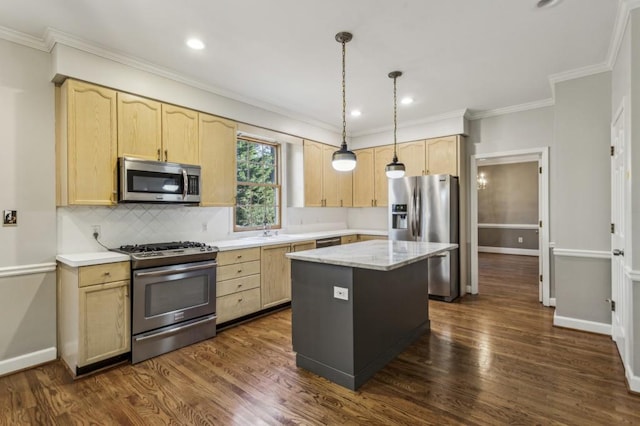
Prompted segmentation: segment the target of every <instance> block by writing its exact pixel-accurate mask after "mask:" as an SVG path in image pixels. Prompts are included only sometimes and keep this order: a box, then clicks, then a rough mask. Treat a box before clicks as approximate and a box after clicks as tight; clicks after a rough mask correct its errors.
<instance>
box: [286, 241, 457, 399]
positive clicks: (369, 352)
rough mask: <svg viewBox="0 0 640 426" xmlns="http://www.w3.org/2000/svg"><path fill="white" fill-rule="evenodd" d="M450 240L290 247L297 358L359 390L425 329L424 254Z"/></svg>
mask: <svg viewBox="0 0 640 426" xmlns="http://www.w3.org/2000/svg"><path fill="white" fill-rule="evenodd" d="M456 247H457V244H448V243H425V242H414V241H366V242H362V243H356V244H349V245H344V246H334V247H327V248H322V249H315V250H308V251H302V252H295V253H288V254H287V257H289V258H290V259H291V260H292V261H291V308H292V320H291V321H292V342H293V350H294V351H295V352H296V365H297V366H298V367H302V368H304V369H306V370H309V371H311V372H313V373H316V374H318V375H320V376H322V377H325V378H327V379H329V380H331V381H333V382H335V383H337V384H339V385H341V386H344V387H346V388H348V389H351V390H356V389H358V388H359V387H360V386H361V385H362V384H363V383H365V382H366V381H367V380H368V379H369V378H371V377H372V376H373V375H374V374H375V373H376V372H377V371H378V370H380V369H381V368H382V367H384V366H385V365H386V364H387V363H388V362H389V361H391V360H392V359H393V358H395V357H396V356H397V355H398V354H399V353H401V352H402V351H403V350H404V349H405V348H406V347H407V346H409V345H410V344H411V343H412V342H413V341H415V340H416V339H417V338H418V337H419V336H420V335H421V334H423V333H424V332H425V331H427V330H429V294H428V282H427V264H428V263H427V259H428V258H429V257H432V256H438V255H441V254H443V253H444V252H446V251H448V250H453V249H455V248H456Z"/></svg>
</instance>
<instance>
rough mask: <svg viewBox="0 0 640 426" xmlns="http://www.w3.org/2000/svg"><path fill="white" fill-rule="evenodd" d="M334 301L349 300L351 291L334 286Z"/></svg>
mask: <svg viewBox="0 0 640 426" xmlns="http://www.w3.org/2000/svg"><path fill="white" fill-rule="evenodd" d="M333 297H334V299H342V300H349V289H348V288H344V287H338V286H336V285H334V286H333Z"/></svg>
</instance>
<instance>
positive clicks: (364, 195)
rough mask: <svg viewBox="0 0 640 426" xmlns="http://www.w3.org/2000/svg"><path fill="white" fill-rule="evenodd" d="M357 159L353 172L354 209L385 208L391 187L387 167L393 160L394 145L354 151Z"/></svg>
mask: <svg viewBox="0 0 640 426" xmlns="http://www.w3.org/2000/svg"><path fill="white" fill-rule="evenodd" d="M354 152H355V154H356V157H357V164H356V168H355V170H354V172H353V207H376V206H377V207H384V206H386V205H387V202H388V201H387V200H388V198H389V197H388V192H389V186H388V182H387V175H386V173H385V170H384V168H385V166H386V165H387V164H388V163H390V162H391V161H392V160H393V145H385V146H379V147H376V148H366V149H359V150H357V151H354Z"/></svg>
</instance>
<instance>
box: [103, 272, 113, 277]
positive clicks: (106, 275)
mask: <svg viewBox="0 0 640 426" xmlns="http://www.w3.org/2000/svg"><path fill="white" fill-rule="evenodd" d="M103 275H104V276H105V277H108V276H109V275H111V272H109V271H106V272H105V273H104V274H103Z"/></svg>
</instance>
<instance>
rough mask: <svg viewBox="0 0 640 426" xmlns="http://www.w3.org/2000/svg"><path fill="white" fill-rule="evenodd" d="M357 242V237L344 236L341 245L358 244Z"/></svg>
mask: <svg viewBox="0 0 640 426" xmlns="http://www.w3.org/2000/svg"><path fill="white" fill-rule="evenodd" d="M357 242H358V236H357V235H343V236H342V237H340V244H351V243H357Z"/></svg>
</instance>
